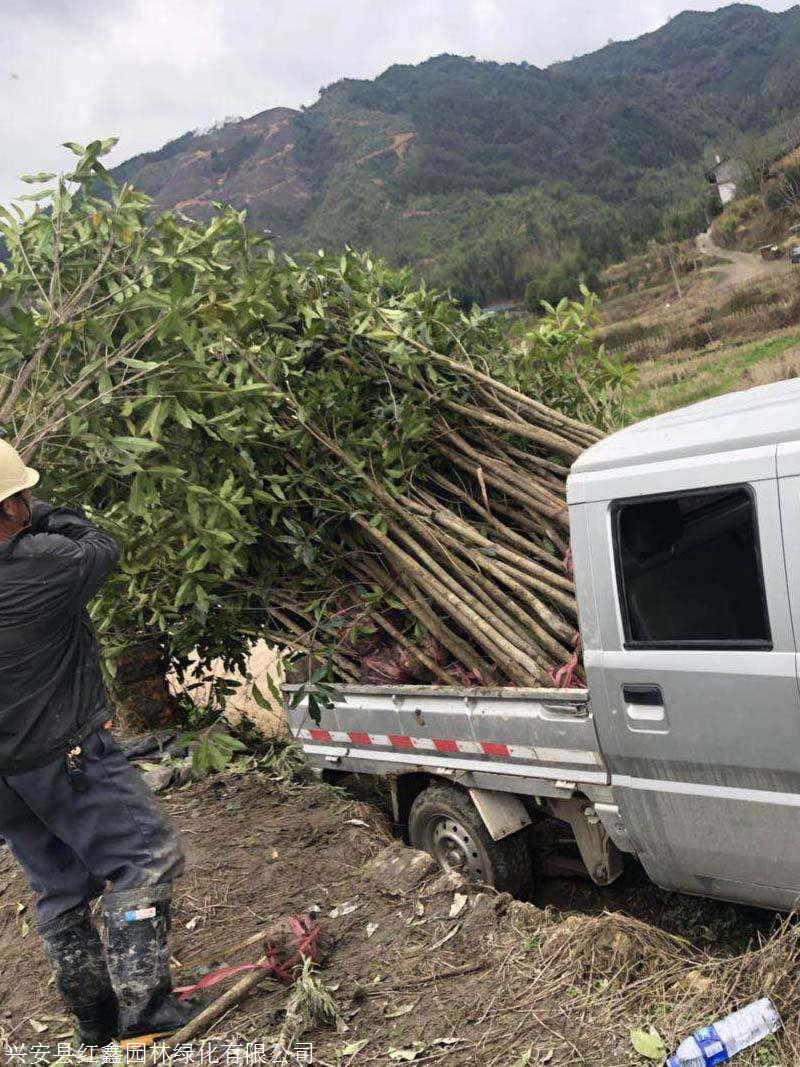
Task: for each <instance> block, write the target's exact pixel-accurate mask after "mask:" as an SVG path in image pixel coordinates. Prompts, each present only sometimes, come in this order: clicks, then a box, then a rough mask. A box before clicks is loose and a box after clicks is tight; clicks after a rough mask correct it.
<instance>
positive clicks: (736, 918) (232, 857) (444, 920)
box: [0, 771, 800, 1067]
mask: <svg viewBox="0 0 800 1067" xmlns="http://www.w3.org/2000/svg"><path fill="white" fill-rule="evenodd" d="M163 801H164V804H165V806H166V808H167V809H168V810H169V812H170V813H171V814H172V816H173V817H174V818H175V820H176V821H177V823H178V824H179V825H180V827H181V829H182V831H183V834H184V836H185V839H186V843H187V847H188V853H189V866H188V871H187V874H186V876H185V877H184V879H183V881H182V882H181V884H180V887H179V890H178V893H177V901H176V909H175V926H174V949H173V951H174V969H175V975H176V980H177V982H178V983H180V984H188V983H191V982H193V981H196V980H197V979H198V978H199V977H201V976H202V975H203V974H204V973H207V972H208V970H210V969H214V968H216V967H218V966H220V965H222V964H236V963H240V962H244V961H248V960H253V959H255V958H256V957H257V956H258V955H259V946H258V945H254V946H252V947H250V948H241V947H239V948H237V947H236V946H238V945H240V944H241V942H242V941H243V940H245V939H246V938H248V936H249V935H254V934H257V933H258V932H259V931H260V930H263V929H264V928H265V927H266V926H267V925H268V924H269V923H270V922H271V921H272V920H274V919H275V917H276V916H279V915H281V914H284V913H292V914H300V913H303V912H305V911H307V910H308V909H309V908H310V907H312V906H316V907H318V908H319V922H320V925H321V927H322V929H323V937H324V942H325V951H324V958H323V960H322V966H321V969H320V971H319V978H320V980H321V982H322V984H323V985H324V986H325V988H326V989H327V990H328V991H329V993H330V995H331V996H332V997H333V1000H334V1001H335V1004H336V1006H337V1009H338V1012H339V1022H338V1025H336V1026H335V1025H327V1026H323V1027H316V1028H312V1030H311V1031H310V1032H308V1033H305V1034H302V1033H300V1034H299V1035H298V1036H297V1038H296V1041H297V1042H300V1044H297V1045H296V1048H297V1049H301V1048H302V1049H304V1050H306V1053H305V1054H307V1050H308V1043H311V1044H312V1045H313V1056H314V1058H313V1062H314V1063H318V1064H321V1065H337V1067H340V1065H348V1064H354V1065H356V1067H361V1065H365V1064H392V1063H396V1062H414V1063H433V1062H440V1061H441V1062H442V1063H443V1064H444V1065H446V1067H449V1065H453V1067H457V1065H486V1067H493V1065H512V1067H526V1065H540V1064H541V1065H544V1064H549V1065H552V1067H568V1065H569V1067H574V1065H579V1064H581V1065H583V1064H586V1065H589V1064H591V1065H593V1067H616V1065H620V1067H622V1065H631V1064H643V1063H647V1062H650V1063H653V1062H656V1061H654V1060H652V1059H651V1060H649V1061H648V1060H647V1059H645V1058H643V1057H642V1056H641V1055H640V1054H639V1053H637V1052H636V1051H635V1049H634V1047H633V1045H632V1044H631V1030H632V1029H636V1028H643V1029H645V1030H647V1028H648V1027H649V1026H651V1025H652V1026H654V1027H655V1028H656V1029H657V1031H658V1033H659V1034H660V1035H661V1037H662V1038H663V1039H664V1041H665V1042H666V1046H667V1047H668V1048H671V1047H672V1046H673V1045H674V1044H675V1043H676V1041H677V1040H678V1039H679V1038H681V1037H683V1036H685V1034H686V1033H687V1032H690V1031H691V1030H692V1029H694V1028H695V1026H698V1025H700V1024H702V1023H704V1022H707V1021H710V1020H711V1019H712V1018H713V1017H714V1016H716V1015H720V1014H724V1013H726V1012H727V1011H730V1010H732V1009H733V1008H735V1007H738V1006H741V1005H743V1004H744V1003H747V1002H748V1001H749V1000H752V999H755V998H756V997H757V996H761V995H764V994H770V995H772V996H773V997H774V999H775V1001H776V1003H777V1004H778V1007H779V1009H780V1010H781V1011H782V1013H783V1016H784V1021H785V1023H786V1032H785V1033H784V1035H782V1036H781V1037H780V1038H779V1039H777V1040H771V1041H770V1042H768V1044H767V1045H766V1046H762V1047H761V1048H760V1049H758V1050H756V1051H754V1052H752V1053H748V1054H745V1055H744V1056H742V1057H741V1059H740V1060H738V1061H737V1063H741V1064H742V1067H747V1065H748V1064H750V1065H752V1064H764V1065H768V1064H781V1065H783V1067H791V1065H796V1064H800V1054H798V1052H797V1049H798V1048H799V1047H800V1043H798V1035H799V1034H800V1030H799V1029H798V1026H797V1023H796V1017H797V1014H798V1010H800V991H799V990H798V986H799V985H800V969H798V966H797V964H798V962H800V930H799V929H798V927H797V926H795V925H794V924H793V923H791V922H789V923H785V924H784V923H783V922H782V921H781V920H779V919H778V918H777V917H776V916H774V915H772V914H769V913H766V912H760V911H756V910H753V909H746V908H741V907H736V906H732V905H725V904H718V903H713V902H708V901H694V900H690V899H688V898H685V897H680V896H677V895H670V894H666V893H663V892H660V891H659V890H657V889H655V888H654V887H652V886H651V885H649V884H648V883H647V882H646V880H645V878H644V876H643V875H642V874H641V873H640V872H639V871H638V870H637V869H636V868H632V869H631V870H630V871H629V872H628V873H626V875H624V877H623V879H622V881H621V882H619V883H617V885H615V886H614V887H612V888H611V889H608V890H599V889H597V888H595V887H593V886H592V885H591V884H590V883H589V882H587V881H584V880H582V879H579V878H569V879H567V878H541V879H540V881H539V884H538V887H537V890H536V893H535V896H534V899H533V900H532V901H530V902H519V901H513V900H511V898H509V897H508V896H506V895H498V894H496V893H494V892H493V891H489V890H481V889H480V887H462V888H463V892H462V891H461V889H459V888H458V887H457V886H454V885H453V883H452V882H451V881H449V880H448V879H447V877H446V876H442V875H440V874H439V873H438V872H435V873H429V875H428V877H427V878H426V879H425V880H424V881H423V882H422V883H421V884H420V885H419V886H416V887H415V888H413V889H410V890H409V891H408V892H406V893H401V892H400V891H399V889H398V885H399V883H397V884H392V885H386V884H382V883H381V882H380V881H376V880H375V879H374V878H373V877H371V876H370V875H369V871H370V867H369V864H370V861H372V860H373V858H374V857H375V856H376V855H377V854H378V853H380V852H381V850H383V849H385V848H386V847H387V845H389V844H390V843H391V842H392V840H393V837H392V833H391V829H390V826H389V823H388V820H387V818H386V816H385V814H384V812H383V810H382V809H381V805H380V802H379V800H375V799H371V800H364V799H359V798H358V796H357V795H356V794H354V793H353V792H352V791H351V790H350V789H347V790H346V789H343V788H340V787H332V786H329V785H325V784H321V783H317V782H314V781H312V782H297V781H292V782H287V781H283V780H280V779H276V777H275V776H274V774H272V773H266V772H259V771H250V772H249V773H247V774H230V773H229V774H227V775H222V776H216V777H211V778H207V779H205V780H203V781H201V782H196V783H190V784H188V785H185V786H183V787H180V788H177V789H174V790H173V791H171V792H169V793H168V794H166V795H165V797H164V798H163ZM394 847H395V848H396V847H397V846H394ZM409 854H410V850H402V851H401V856H404V857H407V856H408V855H409ZM0 890H1V892H0V1047H2V1045H3V1039H5V1040H6V1041H10V1042H12V1043H34V1042H43V1041H45V1040H47V1041H55V1040H56V1038H57V1037H58V1036H59V1035H63V1034H65V1033H66V1032H67V1031H68V1027H67V1024H66V1020H65V1017H64V1015H63V1011H62V1009H61V1007H60V1004H59V1001H58V999H57V997H56V995H55V993H54V990H53V988H52V986H51V985H48V972H47V969H46V966H45V963H44V960H43V957H42V953H41V949H40V947H39V943H38V939H37V937H36V934H35V931H34V929H33V916H32V898H31V895H30V893H29V892H28V890H27V888H26V886H25V884H24V881H23V879H22V877H21V875H20V874H19V873H18V872H17V870H16V868H15V865H14V862H13V859H12V857H11V856H10V854H9V853H8V851H7V850H6V849H3V850H2V852H0ZM228 984H230V983H228ZM224 988H226V986H224V985H223V986H220V987H217V991H219V990H220V989H224ZM212 995H213V994H206V999H210V998H211V996H212ZM286 1002H287V991H286V990H285V989H284V988H282V987H280V988H278V987H272V986H270V987H266V986H263V987H261V989H260V990H259V991H257V992H256V993H255V994H253V995H252V996H251V997H250V998H249V999H248V1000H247V1001H246V1002H244V1003H243V1004H242V1005H240V1006H239V1007H237V1008H235V1009H233V1010H231V1011H230V1012H229V1013H228V1014H227V1015H226V1016H224V1017H223V1019H222V1020H221V1021H220V1022H219V1023H217V1024H216V1025H215V1026H214V1028H213V1033H214V1034H215V1035H220V1036H224V1037H226V1038H234V1037H235V1038H236V1039H237V1040H241V1041H243V1042H255V1041H262V1042H267V1043H268V1042H274V1041H275V1040H276V1039H277V1035H278V1034H279V1032H280V1030H281V1026H282V1024H283V1021H284V1015H285V1008H286ZM181 1062H185V1061H181ZM221 1062H225V1060H224V1058H223V1060H222V1061H221ZM263 1062H268V1061H266V1060H265V1061H263ZM282 1062H303V1061H302V1059H298V1060H296V1061H293V1060H291V1059H288V1060H286V1061H282Z"/></svg>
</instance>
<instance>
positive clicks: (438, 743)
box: [433, 737, 458, 752]
mask: <svg viewBox="0 0 800 1067" xmlns="http://www.w3.org/2000/svg"><path fill="white" fill-rule="evenodd" d="M433 747H434V748H435V749H436V751H437V752H458V741H447V740H442V738H441V737H434V739H433Z"/></svg>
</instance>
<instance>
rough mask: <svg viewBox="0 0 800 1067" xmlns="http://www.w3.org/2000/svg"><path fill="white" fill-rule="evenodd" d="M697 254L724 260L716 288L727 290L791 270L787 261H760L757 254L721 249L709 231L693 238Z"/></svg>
mask: <svg viewBox="0 0 800 1067" xmlns="http://www.w3.org/2000/svg"><path fill="white" fill-rule="evenodd" d="M695 245H696V246H697V250H698V252H701V253H702V254H703V255H707V256H717V257H719V259H723V260H725V261H726V262H725V265H724V266H723V267H722V268H721V277H720V278H719V280H718V282H717V285H716V288H717V289H729V288H739V287H740V286H743V285H749V284H750V283H751V282H759V281H762V280H763V279H764V278H774V277H775V276H776V275H777V274H788V272H789V271H790V270H791V269H792V268H791V264H790V263H789V260H788V259H786V258H785V257H784V258H783V259H772V260H770V259H762V258H761V256H760V255H759V254H758V253H757V252H737V251H735V250H734V249H731V248H721V247H720V246H719V245H718V244H716V243H715V242H714V238H713V237H712V235H711V230H706V232H705V233H700V234H698V235H697V237H696V238H695Z"/></svg>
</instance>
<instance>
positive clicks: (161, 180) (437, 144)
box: [118, 4, 800, 302]
mask: <svg viewBox="0 0 800 1067" xmlns="http://www.w3.org/2000/svg"><path fill="white" fill-rule="evenodd" d="M798 45H800V7H795V8H792V9H791V10H789V11H787V12H784V13H782V14H773V13H770V12H766V11H763V10H761V9H760V8H757V7H753V6H750V5H743V4H736V5H733V6H731V7H727V8H723V9H721V10H718V11H716V12H711V13H698V12H685V13H683V14H681V15H679V16H677V17H676V18H674V19H672V20H671V21H670V22H669V23H668V24H667V25H666V26H664V27H663V28H662V29H660V30H658V31H657V32H655V33H652V34H647V35H645V36H644V37H641V38H639V39H637V40H635V41H630V42H624V43H617V44H611V45H609V46H608V47H606V48H604V49H601V50H600V51H599V52H596V53H593V54H592V55H588V56H583V57H580V58H578V59H573V60H571V61H569V62H565V63H560V64H557V65H555V66H553V67H550V68H548V69H546V70H541V69H538V68H536V67H534V66H531V65H529V64H526V63H522V64H499V63H491V62H478V61H476V60H475V59H473V58H469V57H466V58H465V57H459V56H451V55H442V56H437V57H435V58H433V59H430V60H428V61H426V62H424V63H421V64H419V65H417V66H394V67H391V68H389V70H387V71H386V72H385V73H384V74H382V75H381V76H380V77H378V78H376V79H375V80H374V81H357V80H348V79H345V80H343V81H340V82H337V83H336V84H334V85H331V86H329V87H327V88H326V89H324V90H323V91H322V93H321V95H320V99H319V100H318V101H317V103H315V104H314V105H313V107H310V108H306V109H304V110H302V111H299V112H298V111H293V110H291V109H288V108H280V109H273V110H271V111H266V112H263V113H261V114H259V115H255V116H253V117H252V118H250V119H244V120H240V121H233V122H227V123H225V124H222V125H221V126H218V127H215V128H213V129H212V130H210V131H208V132H205V133H202V134H194V133H187V134H184V135H183V136H182V137H179V138H178V139H177V140H176V141H173V142H171V143H170V144H167V145H165V146H164V148H162V149H160V150H159V151H157V152H153V153H149V154H146V155H142V156H138V157H136V158H134V159H132V160H130V161H129V162H127V163H126V164H124V165H123V166H122V167H120V168H119V170H118V176H120V177H125V178H128V179H130V180H131V181H133V182H135V183H136V184H137V185H139V186H141V187H142V188H143V189H144V190H145V191H146V192H148V193H150V194H151V195H152V196H154V198H155V200H156V202H157V203H158V204H159V205H161V206H176V207H178V208H179V209H180V210H182V211H183V212H185V213H187V214H189V215H192V216H205V215H208V214H209V213H210V211H211V209H212V204H213V202H214V201H215V200H224V201H228V202H231V203H233V204H234V205H235V206H237V207H242V208H247V210H248V214H249V219H250V224H251V225H252V226H254V227H257V228H266V229H269V230H271V231H273V232H275V233H276V234H277V235H278V237H279V239H280V241H281V243H282V244H284V246H286V247H289V248H303V247H317V246H325V247H326V248H339V247H342V246H344V245H345V244H347V243H350V244H354V245H357V246H362V247H369V248H372V249H373V250H374V251H375V252H377V253H379V254H381V255H384V256H386V257H387V258H388V259H389V260H390V261H391V262H392V263H394V264H398V265H409V266H412V267H414V268H415V269H416V270H418V271H420V272H422V273H424V274H425V275H426V276H427V277H429V278H431V279H432V280H433V281H435V282H437V283H440V284H447V285H450V286H452V287H453V288H454V290H455V291H457V292H458V293H459V294H460V295H462V296H463V297H465V298H468V299H477V300H479V301H483V302H486V301H489V300H492V299H496V298H503V297H507V296H513V295H520V294H521V292H522V291H523V290H524V288H525V286H526V285H527V284H528V283H529V282H531V281H534V282H535V283H536V284H537V285H538V287H539V289H540V290H541V292H542V294H543V295H549V290H553V291H557V290H558V289H559V288H563V286H564V285H565V284H568V283H569V281H570V279H571V278H574V277H575V276H576V275H577V274H578V273H581V272H583V273H585V274H587V275H588V276H589V277H591V274H592V272H593V271H594V270H595V269H596V268H597V267H598V266H599V265H600V264H602V263H603V262H607V261H608V260H610V259H614V258H619V257H620V256H621V255H623V254H624V253H625V252H626V251H627V250H628V249H629V248H630V247H631V246H634V245H636V244H637V243H639V242H641V241H642V240H644V239H646V238H648V237H650V236H652V235H654V234H656V233H658V232H659V231H660V230H661V229H662V227H663V225H664V222H665V216H666V217H667V218H668V221H669V223H670V226H671V228H672V229H673V231H674V232H677V233H680V232H687V233H688V232H690V231H692V230H693V229H699V228H701V227H702V226H704V225H705V221H706V218H707V215H708V213H709V212H710V211H711V210H712V209H713V208H712V198H710V196H709V190H708V188H707V187H706V186H705V183H704V181H703V173H702V172H703V166H704V163H706V162H708V160H709V158H710V156H711V154H712V153H713V152H715V151H720V152H723V153H724V152H726V151H728V150H732V149H734V148H736V146H737V145H738V144H739V143H740V142H741V140H742V138H747V137H751V136H755V135H759V134H761V133H763V132H764V131H766V130H774V131H776V132H775V136H776V137H780V136H781V133H780V130H781V129H782V128H783V127H784V126H785V127H786V129H787V130H788V129H790V128H791V126H792V117H793V116H795V115H796V114H797V112H798V110H800V58H798V57H800V50H799V49H798ZM787 136H788V134H787Z"/></svg>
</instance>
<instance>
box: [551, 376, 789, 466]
mask: <svg viewBox="0 0 800 1067" xmlns="http://www.w3.org/2000/svg"><path fill="white" fill-rule="evenodd" d="M795 440H800V379H797V378H791V379H789V380H788V381H784V382H773V383H772V384H771V385H761V386H758V387H756V388H755V389H746V390H744V391H742V392H738V393H727V394H725V395H724V396H715V397H712V398H711V399H710V400H702V401H700V403H699V404H691V405H689V407H685V408H678V409H677V410H676V411H668V412H666V413H665V414H663V415H656V416H655V417H654V418H652V419H644V420H643V421H642V422H637V423H635V424H634V425H633V426H626V427H625V429H624V430H618V431H617V432H616V433H613V434H611V435H610V436H608V437H605V438H604V439H603V440H602V441H599V442H598V443H597V444H596V445H592V447H591V448H588V449H587V450H586V451H585V452H584V453H583V455H582V456H580V457H579V458H578V459H577V460H576V461H575V463H574V464H573V465H572V470H573V472H574V473H576V474H586V473H589V472H590V471H606V470H614V469H616V468H619V467H633V466H638V465H640V464H646V463H655V462H661V461H663V460H667V459H682V458H685V457H691V456H699V455H705V454H709V453H713V452H731V451H735V450H737V449H743V448H754V447H756V446H758V445H770V444H779V443H780V442H781V441H795Z"/></svg>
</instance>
